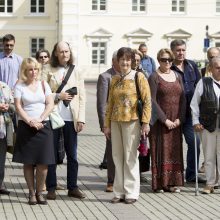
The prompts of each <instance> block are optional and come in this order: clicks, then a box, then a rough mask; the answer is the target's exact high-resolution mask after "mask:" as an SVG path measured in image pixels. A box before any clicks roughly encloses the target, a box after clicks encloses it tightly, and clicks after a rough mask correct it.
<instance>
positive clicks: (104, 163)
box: [99, 162, 107, 170]
mask: <svg viewBox="0 0 220 220" xmlns="http://www.w3.org/2000/svg"><path fill="white" fill-rule="evenodd" d="M99 168H100V170H102V169H107V163H106V162H102V163H101V164H100V165H99Z"/></svg>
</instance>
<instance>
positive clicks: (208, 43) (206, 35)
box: [203, 25, 210, 66]
mask: <svg viewBox="0 0 220 220" xmlns="http://www.w3.org/2000/svg"><path fill="white" fill-rule="evenodd" d="M205 30H206V33H205V38H204V48H203V51H204V57H205V59H204V61H205V66H206V53H207V50H208V48H209V45H210V40H209V26H208V25H206V26H205Z"/></svg>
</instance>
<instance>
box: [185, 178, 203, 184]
mask: <svg viewBox="0 0 220 220" xmlns="http://www.w3.org/2000/svg"><path fill="white" fill-rule="evenodd" d="M186 182H187V183H195V182H196V178H194V179H191V180H186ZM198 183H206V179H203V178H201V177H198Z"/></svg>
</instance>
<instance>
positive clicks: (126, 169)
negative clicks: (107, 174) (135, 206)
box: [111, 120, 140, 199]
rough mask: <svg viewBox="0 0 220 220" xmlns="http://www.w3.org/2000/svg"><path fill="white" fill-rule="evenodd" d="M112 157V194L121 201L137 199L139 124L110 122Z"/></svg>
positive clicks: (135, 122)
mask: <svg viewBox="0 0 220 220" xmlns="http://www.w3.org/2000/svg"><path fill="white" fill-rule="evenodd" d="M111 139H112V156H113V161H114V164H115V179H114V186H113V192H114V194H115V197H117V198H122V199H124V198H125V199H138V197H139V191H140V174H139V160H138V155H139V153H138V150H137V148H138V146H139V143H140V123H139V121H138V120H135V121H130V122H114V121H113V122H111Z"/></svg>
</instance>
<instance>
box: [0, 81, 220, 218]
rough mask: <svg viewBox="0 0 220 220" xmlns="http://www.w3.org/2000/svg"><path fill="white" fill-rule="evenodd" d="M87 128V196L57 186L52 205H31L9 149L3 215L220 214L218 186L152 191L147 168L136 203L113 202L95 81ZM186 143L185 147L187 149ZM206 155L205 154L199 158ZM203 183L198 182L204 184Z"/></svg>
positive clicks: (82, 183) (83, 158) (82, 152)
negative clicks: (108, 187)
mask: <svg viewBox="0 0 220 220" xmlns="http://www.w3.org/2000/svg"><path fill="white" fill-rule="evenodd" d="M86 88H87V108H86V111H87V112H86V118H87V123H86V129H85V130H84V132H82V133H81V134H80V135H79V146H78V158H79V178H78V185H79V187H80V189H82V190H83V191H84V192H85V193H86V198H85V199H83V200H79V199H75V198H70V197H68V196H67V190H61V191H57V194H58V196H57V199H56V200H55V201H48V205H46V206H43V205H36V206H29V205H28V204H27V196H28V190H27V186H26V184H25V180H24V177H23V172H22V166H21V165H18V164H16V163H12V162H11V155H9V154H8V155H7V161H6V177H5V186H6V188H7V189H9V190H10V191H11V194H10V196H5V195H3V196H0V220H4V219H19V220H20V219H28V220H29V219H31V220H34V219H49V220H51V219H59V220H61V219H111V220H113V219H126V220H128V219H132V220H133V219H138V220H139V219H155V220H157V219H163V220H164V219H187V220H188V219H220V195H219V191H218V190H216V191H215V193H213V194H211V195H203V194H199V196H195V192H194V191H195V190H194V185H188V184H185V186H184V187H182V188H181V193H179V194H175V193H163V194H161V193H153V192H152V191H151V186H150V183H151V174H150V172H146V173H144V176H143V181H142V183H141V194H140V198H139V200H138V201H137V202H136V203H135V204H133V205H126V204H123V203H120V204H111V203H110V202H109V201H110V199H111V198H112V197H113V193H106V192H104V190H105V186H106V170H100V169H99V168H98V165H99V164H100V162H101V161H102V158H103V154H104V149H105V138H104V136H103V134H102V133H101V132H100V129H99V125H98V119H97V114H96V96H95V95H96V94H95V93H96V88H95V84H87V85H86ZM185 151H186V149H185V148H184V155H185ZM201 159H202V158H201ZM58 182H59V183H60V184H61V185H63V186H66V164H65V163H64V164H63V165H61V166H59V167H58ZM202 187H203V185H200V190H201V189H202Z"/></svg>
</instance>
